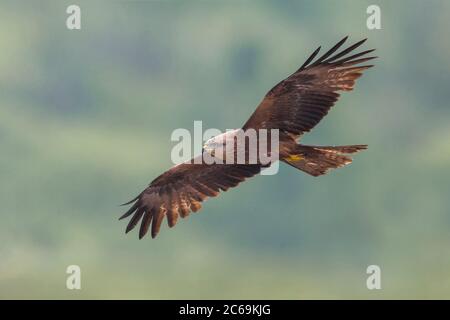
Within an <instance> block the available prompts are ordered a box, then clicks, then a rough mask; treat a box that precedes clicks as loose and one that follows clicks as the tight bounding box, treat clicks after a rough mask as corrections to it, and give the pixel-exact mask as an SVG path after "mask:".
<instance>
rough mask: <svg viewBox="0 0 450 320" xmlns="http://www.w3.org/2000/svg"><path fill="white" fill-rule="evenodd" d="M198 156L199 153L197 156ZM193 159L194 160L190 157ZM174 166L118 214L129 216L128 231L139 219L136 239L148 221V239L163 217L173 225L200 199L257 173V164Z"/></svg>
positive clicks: (193, 164) (198, 203)
mask: <svg viewBox="0 0 450 320" xmlns="http://www.w3.org/2000/svg"><path fill="white" fill-rule="evenodd" d="M200 157H201V156H200ZM193 160H194V159H193ZM193 160H191V161H190V162H188V163H182V164H179V165H176V166H174V167H172V168H171V169H169V170H168V171H166V172H164V173H163V174H162V175H160V176H159V177H158V178H156V179H155V180H153V181H152V182H151V183H150V185H149V186H148V187H147V189H145V190H144V191H143V192H142V193H141V194H140V195H139V196H137V197H136V198H135V199H133V200H132V201H130V202H128V203H126V204H131V203H133V205H132V206H131V208H130V209H129V210H128V211H127V212H126V213H125V214H124V215H123V216H121V217H120V219H123V218H126V217H128V216H130V215H133V216H132V217H131V220H130V221H129V223H128V226H127V229H126V232H127V233H128V232H129V231H130V230H132V229H133V228H134V227H135V226H136V225H137V223H138V222H139V221H141V220H142V222H141V226H140V230H139V239H141V238H142V237H143V236H144V235H145V234H146V233H147V231H148V229H149V227H150V224H151V235H152V238H154V237H156V235H157V234H158V232H159V229H160V227H161V223H162V221H163V219H164V217H167V222H168V225H169V227H173V226H174V225H175V224H176V223H177V220H178V217H179V216H181V217H182V218H185V217H187V216H188V215H189V213H190V211H194V212H196V211H198V210H199V209H200V208H201V204H200V203H201V202H202V201H204V200H206V199H207V198H208V197H215V196H217V195H218V194H219V192H220V191H221V190H222V191H227V190H228V189H229V188H232V187H235V186H237V185H238V184H239V183H240V182H242V181H244V180H245V179H246V178H249V177H252V176H254V175H256V174H258V173H259V172H260V170H261V167H260V165H257V164H254V165H245V164H242V165H239V164H210V165H209V164H205V163H201V164H195V162H194V161H193Z"/></svg>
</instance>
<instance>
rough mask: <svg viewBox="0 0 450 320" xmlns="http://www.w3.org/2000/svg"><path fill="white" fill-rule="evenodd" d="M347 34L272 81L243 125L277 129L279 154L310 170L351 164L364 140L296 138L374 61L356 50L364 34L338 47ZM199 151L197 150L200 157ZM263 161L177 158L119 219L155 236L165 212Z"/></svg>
mask: <svg viewBox="0 0 450 320" xmlns="http://www.w3.org/2000/svg"><path fill="white" fill-rule="evenodd" d="M347 38H348V37H345V38H344V39H342V40H341V41H339V42H338V43H337V44H336V45H335V46H333V47H332V48H331V49H330V50H328V51H327V52H326V53H325V54H323V55H322V56H320V57H319V58H317V59H316V60H314V58H316V56H317V54H318V53H319V51H320V48H321V47H319V48H317V50H315V51H314V52H313V53H312V54H311V56H309V58H308V59H306V61H305V63H303V65H302V66H301V67H300V68H299V69H298V70H297V71H295V72H294V73H293V74H292V75H290V76H289V77H287V78H286V79H284V80H282V81H281V82H280V83H278V84H277V85H276V86H275V87H273V88H272V89H271V90H270V91H269V92H268V93H267V94H266V95H265V97H264V98H263V100H262V101H261V103H260V104H259V106H258V107H257V108H256V110H255V111H254V113H253V114H252V115H251V116H250V118H249V119H248V120H247V122H246V123H245V124H244V126H243V127H242V130H243V131H244V132H245V131H246V130H250V129H255V130H258V129H278V130H279V151H278V153H279V160H280V161H281V162H284V163H287V164H289V165H291V166H293V167H295V168H298V169H300V170H302V171H304V172H306V173H308V174H310V175H312V176H320V175H323V174H325V173H327V172H328V170H330V169H334V168H339V167H342V166H344V165H347V164H349V163H350V162H351V161H352V159H351V158H350V157H349V156H348V155H349V154H352V153H356V152H358V151H360V150H364V149H366V148H367V145H346V146H307V145H302V144H299V143H298V140H299V138H300V137H301V136H302V135H303V134H304V133H306V132H309V131H310V130H311V129H312V128H314V127H315V126H316V125H317V124H318V123H319V122H320V120H321V119H322V118H323V117H324V116H325V115H326V114H327V113H328V111H329V110H330V108H331V107H332V106H333V105H334V104H335V102H336V101H337V100H338V98H339V92H340V91H350V90H352V89H353V87H354V85H355V81H356V79H358V78H359V77H360V76H361V75H362V72H363V71H364V70H366V69H368V68H370V67H372V66H373V65H370V64H365V62H367V61H369V60H372V59H374V58H376V57H375V56H368V54H369V53H370V52H372V51H374V50H375V49H372V50H366V51H362V52H359V53H354V50H355V49H356V48H358V47H359V46H361V45H362V44H363V43H364V42H365V41H366V40H367V39H364V40H361V41H359V42H357V43H355V44H353V45H351V46H349V47H347V48H345V49H342V50H339V49H340V48H341V47H342V45H343V44H344V42H345V41H346V40H347ZM216 142H217V141H216V140H215V139H214V138H213V139H211V140H210V141H208V142H206V144H205V146H204V149H203V150H204V151H203V154H204V153H205V152H206V153H208V154H212V155H214V154H213V151H214V146H215V144H216ZM202 156H203V155H200V157H202ZM263 167H264V165H263V164H261V163H243V164H226V163H225V164H220V163H213V164H207V163H204V162H202V161H200V163H196V162H195V161H193V162H192V161H190V162H185V163H182V164H178V165H176V166H174V167H172V168H171V169H169V170H168V171H166V172H164V173H163V174H161V175H160V176H159V177H157V178H156V179H155V180H153V181H152V182H151V183H150V185H149V186H148V187H147V188H146V189H145V190H144V191H142V192H141V193H140V194H139V195H138V196H137V197H136V198H134V199H133V200H131V201H130V202H127V203H125V204H124V205H130V204H132V205H131V208H129V210H128V211H127V212H126V213H125V214H123V215H122V216H121V217H120V219H123V218H127V217H129V216H131V220H130V221H129V223H128V226H127V228H126V232H127V233H128V232H129V231H130V230H132V229H133V228H134V227H135V226H136V225H137V224H138V223H139V222H141V224H140V230H139V238H140V239H141V238H142V237H143V236H144V235H145V234H146V233H147V231H148V230H149V228H150V226H151V236H152V238H154V237H156V235H157V234H158V232H159V230H160V227H161V223H162V221H163V219H164V217H166V218H167V223H168V225H169V227H173V226H174V225H175V224H176V223H177V219H178V217H179V216H181V217H182V218H185V217H187V216H188V215H189V213H190V212H191V211H193V212H196V211H198V210H199V209H200V208H201V202H202V201H204V200H205V199H207V198H209V197H215V196H217V195H218V194H219V193H220V191H226V190H228V189H229V188H232V187H235V186H237V185H238V184H239V183H240V182H242V181H244V180H245V179H247V178H250V177H252V176H254V175H256V174H258V173H260V171H261V169H262V168H263Z"/></svg>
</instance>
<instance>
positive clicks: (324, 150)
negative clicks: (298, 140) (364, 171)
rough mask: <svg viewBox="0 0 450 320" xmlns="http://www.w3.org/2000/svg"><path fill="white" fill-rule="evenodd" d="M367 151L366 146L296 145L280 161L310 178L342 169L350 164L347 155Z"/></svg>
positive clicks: (350, 159) (350, 160)
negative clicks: (331, 170) (308, 175)
mask: <svg viewBox="0 0 450 320" xmlns="http://www.w3.org/2000/svg"><path fill="white" fill-rule="evenodd" d="M365 149H367V145H365V144H360V145H353V146H337V147H333V146H304V145H301V144H299V145H296V146H295V147H294V150H292V151H291V152H290V155H289V156H287V157H284V158H283V159H282V161H284V162H286V163H287V164H289V165H291V166H293V167H295V168H297V169H300V170H302V171H304V172H306V173H308V174H310V175H312V176H315V177H317V176H320V175H323V174H326V173H327V172H328V171H329V170H330V169H336V168H340V167H343V166H345V165H347V164H349V163H351V162H352V158H350V157H349V156H348V154H351V153H356V152H359V151H361V150H365Z"/></svg>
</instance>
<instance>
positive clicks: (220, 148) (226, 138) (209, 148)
mask: <svg viewBox="0 0 450 320" xmlns="http://www.w3.org/2000/svg"><path fill="white" fill-rule="evenodd" d="M238 130H239V129H236V130H229V131H227V132H225V133H222V134H219V135H217V136H214V137H212V138H211V139H208V140H207V141H206V142H205V144H204V145H203V152H207V153H208V154H209V155H211V156H212V157H219V158H221V156H220V155H222V154H224V152H225V151H226V150H227V149H226V148H227V146H232V145H233V142H234V136H235V135H236V132H237V131H238Z"/></svg>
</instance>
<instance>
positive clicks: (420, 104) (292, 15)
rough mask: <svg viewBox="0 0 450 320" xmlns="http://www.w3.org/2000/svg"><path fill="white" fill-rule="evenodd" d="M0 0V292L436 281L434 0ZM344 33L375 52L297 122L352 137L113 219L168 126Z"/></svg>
mask: <svg viewBox="0 0 450 320" xmlns="http://www.w3.org/2000/svg"><path fill="white" fill-rule="evenodd" d="M0 3H1V4H0V39H1V43H2V45H1V51H0V92H1V93H0V148H1V149H0V153H1V155H0V203H1V208H0V218H1V223H0V298H33V299H34V298H63V299H78V298H88V299H91V298H92V299H98V298H107V299H109V298H124V299H131V298H138V299H141V298H149V299H171V298H190V299H197V298H208V299H216V298H224V299H230V298H235V299H241V298H255V299H258V298H264V299H266V298H267V299H282V298H283V299H310V298H324V299H328V298H345V299H348V298H358V299H359V298H362V299H366V298H368V299H380V298H387V299H391V298H425V299H427V298H450V197H449V190H450V170H449V169H450V121H449V116H450V110H449V105H448V101H449V100H450V90H449V84H450V75H449V74H450V73H449V72H450V41H449V40H448V29H449V25H450V22H449V21H450V2H448V1H395V2H393V1H372V0H371V1H339V2H338V1H283V2H281V1H280V2H278V1H256V0H255V1H250V0H246V1H206V0H203V1H190V2H188V1H167V2H162V1H119V0H116V1H100V0H96V1H44V0H40V1H31V0H30V1H4V0H2V1H1V2H0ZM74 3H75V4H78V5H80V7H81V12H82V17H81V20H82V29H81V30H79V31H70V30H67V29H66V26H65V20H66V18H67V14H66V8H67V6H68V5H70V4H74ZM374 3H375V4H378V5H380V7H381V12H382V30H373V31H371V30H368V29H367V28H366V18H367V14H366V8H367V6H368V5H369V4H374ZM345 35H350V39H351V41H357V40H360V39H361V38H363V37H369V40H368V41H367V44H366V45H365V47H364V48H365V49H369V48H372V47H374V48H377V55H378V56H379V57H380V58H379V59H378V60H377V61H376V67H375V68H373V69H371V70H369V71H368V72H366V73H365V75H364V76H363V78H362V79H361V80H360V81H359V82H358V84H357V86H356V90H355V91H354V92H352V93H350V94H344V96H343V97H342V99H341V100H340V101H339V104H338V105H337V107H335V108H334V109H333V110H332V112H331V113H330V114H329V115H328V116H327V117H326V118H325V120H324V121H322V122H321V123H320V125H318V126H317V128H316V130H314V132H312V133H311V134H308V135H307V136H306V137H305V139H304V142H305V143H310V144H325V145H327V144H337V145H339V144H359V143H367V144H369V150H368V151H366V152H364V153H362V154H359V155H358V156H356V157H355V158H356V159H355V162H354V163H353V164H352V165H350V166H349V167H346V168H343V169H339V170H336V171H333V172H332V173H330V174H329V175H327V176H323V177H320V178H313V177H310V176H307V175H306V174H303V173H301V172H297V171H296V170H295V169H294V168H291V167H287V166H282V167H281V170H280V173H279V174H277V175H275V176H258V177H256V178H254V179H252V180H249V181H248V182H246V183H244V184H242V185H241V186H240V187H239V188H238V189H232V190H230V191H228V192H226V193H224V194H222V196H221V197H219V198H217V199H213V200H210V201H207V202H206V203H205V205H204V207H203V210H202V211H201V212H200V213H197V214H193V215H191V216H190V217H189V218H188V219H186V220H182V221H180V222H179V223H178V225H177V226H176V227H175V228H174V229H172V230H169V229H168V227H167V226H166V225H165V224H164V226H163V230H162V232H161V233H160V235H159V236H158V237H157V238H156V240H151V239H150V238H149V237H146V238H144V239H143V240H141V241H139V240H138V237H137V234H136V232H132V233H130V234H128V235H125V234H124V229H125V226H126V223H125V222H123V221H120V222H119V221H118V220H117V218H118V217H119V215H120V214H121V213H122V212H123V208H122V207H119V206H118V205H119V204H120V203H122V202H124V201H127V200H129V199H130V198H131V197H133V196H135V195H136V194H137V193H138V192H140V191H141V190H142V189H143V188H144V187H145V186H146V185H147V184H148V183H149V182H150V181H151V180H152V179H153V178H154V177H156V176H157V175H159V174H160V173H161V172H162V171H164V170H166V169H167V168H168V167H170V166H171V161H170V152H171V148H172V147H173V146H174V144H175V143H173V142H171V141H170V135H171V133H172V131H173V130H174V129H176V128H188V129H192V128H193V121H194V120H203V126H204V128H219V129H221V130H225V129H227V128H236V127H239V126H240V125H242V124H243V122H244V121H245V119H246V118H247V117H248V116H249V115H250V114H251V113H252V112H253V110H254V108H255V107H256V105H257V104H258V103H259V101H260V100H261V98H262V97H263V96H264V94H265V93H266V92H267V91H268V90H269V89H270V88H271V87H272V86H273V85H274V84H275V83H277V82H278V81H280V80H281V79H283V78H284V77H285V76H287V75H289V74H290V73H292V72H293V71H294V70H296V69H297V68H298V67H299V66H300V65H301V64H302V63H303V62H304V60H305V59H306V57H307V56H308V55H309V54H310V53H311V52H312V51H313V50H314V49H315V48H316V47H317V46H319V45H322V46H323V47H324V48H329V47H331V46H332V45H334V44H335V43H336V42H337V41H338V40H340V39H341V38H342V37H343V36H345ZM72 264H76V265H79V266H80V267H81V270H82V289H81V290H78V291H77V290H67V289H66V277H67V274H66V273H65V271H66V267H67V266H68V265H72ZM371 264H376V265H379V266H380V267H381V270H382V289H381V290H372V291H370V290H368V289H367V288H366V278H367V274H366V268H367V266H368V265H371Z"/></svg>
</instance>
